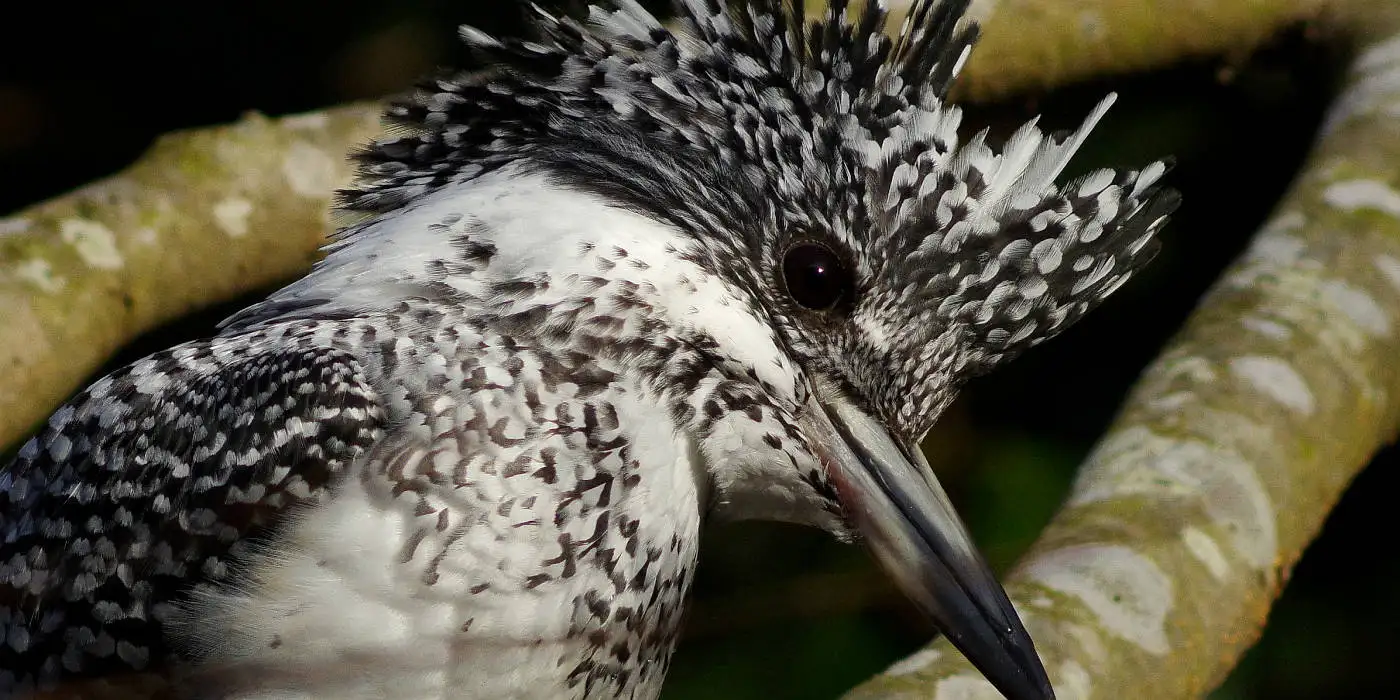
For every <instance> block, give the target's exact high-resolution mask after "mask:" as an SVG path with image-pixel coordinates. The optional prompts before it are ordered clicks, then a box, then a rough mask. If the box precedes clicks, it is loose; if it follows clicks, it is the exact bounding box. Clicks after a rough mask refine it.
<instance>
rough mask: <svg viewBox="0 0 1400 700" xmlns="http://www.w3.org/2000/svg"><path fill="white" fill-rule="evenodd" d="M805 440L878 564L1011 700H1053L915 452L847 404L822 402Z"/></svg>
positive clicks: (1002, 600) (1004, 603) (1010, 613)
mask: <svg viewBox="0 0 1400 700" xmlns="http://www.w3.org/2000/svg"><path fill="white" fill-rule="evenodd" d="M808 413H809V415H810V418H809V420H812V421H814V422H816V423H819V424H820V425H816V426H813V427H814V428H815V430H813V431H812V432H811V433H809V435H810V436H811V437H812V439H814V440H817V441H818V450H820V451H821V452H823V453H824V454H823V455H822V456H823V457H824V458H825V459H827V460H829V465H828V466H829V467H830V468H831V472H832V478H833V480H834V482H835V483H836V490H837V493H838V495H839V496H840V498H841V501H842V505H843V506H844V507H845V509H846V511H847V513H848V515H849V517H850V518H851V520H852V521H853V522H854V524H855V525H856V527H857V528H858V529H859V530H860V533H861V535H862V537H863V538H864V540H865V541H866V544H867V545H868V546H869V548H870V549H871V550H872V551H873V553H874V554H875V557H876V559H878V560H879V562H880V564H881V565H882V566H883V567H884V568H885V570H886V571H887V572H888V573H889V574H890V576H892V577H893V578H894V579H895V582H896V583H897V584H898V585H899V587H900V588H902V589H903V590H904V593H905V594H906V595H908V596H909V597H910V598H912V599H913V600H914V602H915V603H916V604H918V606H919V607H920V608H922V609H923V610H924V611H925V612H926V613H927V614H928V615H929V616H930V617H931V618H933V621H934V623H935V624H937V625H938V627H939V628H940V629H941V630H942V631H943V633H944V634H945V635H946V636H947V637H948V639H949V640H950V641H951V642H952V643H953V646H955V647H957V648H958V650H959V651H961V652H962V653H963V655H964V656H966V657H967V659H968V660H969V661H971V662H972V665H973V666H976V667H977V670H979V671H981V672H982V675H984V676H986V677H987V680H989V681H991V683H992V685H994V686H996V688H997V690H999V691H1001V693H1002V694H1003V695H1005V696H1006V697H1007V698H1009V699H1010V700H1053V698H1054V697H1055V693H1054V690H1053V689H1052V688H1051V686H1050V680H1049V678H1047V677H1046V674H1045V667H1044V666H1043V665H1042V664H1041V662H1040V658H1039V656H1037V655H1036V652H1035V645H1034V644H1033V643H1032V642H1031V638H1030V635H1029V634H1027V633H1026V629H1025V626H1024V625H1022V624H1021V619H1020V618H1019V617H1018V616H1017V615H1016V611H1015V610H1014V609H1013V608H1012V607H1011V601H1010V600H1009V599H1008V598H1007V597H1006V591H1005V590H1003V589H1002V587H1001V584H999V583H998V582H997V580H996V577H995V576H994V575H993V574H992V571H991V568H990V567H988V566H987V562H986V560H984V559H983V558H982V555H981V553H979V552H978V551H977V548H976V546H975V545H974V544H973V542H972V538H971V536H970V535H969V534H968V532H967V527H966V526H964V525H963V523H962V520H961V519H960V518H958V514H957V513H956V512H955V511H954V510H953V505H952V504H951V503H949V502H948V495H947V494H946V493H944V492H943V487H942V486H940V485H939V484H938V481H937V480H936V479H935V477H934V475H933V471H932V470H931V469H930V468H929V466H928V462H927V461H926V460H925V459H924V457H923V454H922V453H921V452H920V451H919V449H918V447H917V445H906V444H903V443H902V442H900V441H898V440H896V439H894V438H892V437H891V436H890V432H889V431H888V430H887V429H886V428H885V426H884V425H882V424H881V423H880V422H879V421H877V420H875V419H874V418H872V417H870V416H869V415H867V414H866V413H865V412H864V411H862V410H860V409H858V408H856V407H855V406H854V405H853V404H852V403H851V402H850V401H849V400H847V399H845V398H843V397H837V396H832V397H817V398H816V400H814V401H813V403H812V405H810V406H809V411H808Z"/></svg>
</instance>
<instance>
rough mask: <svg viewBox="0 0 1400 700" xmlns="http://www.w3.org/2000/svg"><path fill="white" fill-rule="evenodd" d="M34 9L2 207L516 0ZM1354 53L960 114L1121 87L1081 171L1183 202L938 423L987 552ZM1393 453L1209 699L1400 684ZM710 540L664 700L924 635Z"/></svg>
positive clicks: (1067, 464) (828, 545) (418, 53)
mask: <svg viewBox="0 0 1400 700" xmlns="http://www.w3.org/2000/svg"><path fill="white" fill-rule="evenodd" d="M21 4H22V6H23V11H24V12H25V13H27V16H24V17H21V16H20V15H18V14H17V13H18V12H19V10H18V8H16V7H8V8H7V9H6V10H5V11H4V13H3V14H0V26H4V28H5V31H4V38H3V39H0V214H3V213H5V212H9V211H13V210H15V209H18V208H20V207H22V206H24V205H26V204H28V203H31V202H34V201H37V200H40V199H43V198H46V197H50V196H53V195H57V194H60V193H62V192H64V191H66V190H68V189H71V188H73V187H75V186H77V185H80V184H82V183H85V182H87V181H89V180H92V179H94V178H97V177H100V176H102V175H105V174H108V173H111V172H113V171H115V170H117V169H119V168H121V167H122V166H123V165H125V164H126V163H128V162H130V161H131V160H132V159H134V158H135V157H137V156H138V155H139V154H140V153H141V152H142V151H143V150H144V149H145V148H146V147H147V146H148V145H149V144H150V143H151V140H152V138H153V137H155V136H156V135H157V134H160V133H162V132H165V131H169V130H173V129H180V128H185V127H192V126H200V125H207V124H217V123H221V122H228V121H231V120H234V119H236V118H237V117H238V116H239V115H240V114H241V113H242V112H244V111H247V110H259V111H262V112H265V113H268V114H274V115H276V114H285V113H289V112H296V111H301V110H310V109H315V108H317V107H321V106H325V105H330V104H334V103H338V102H343V101H346V100H351V99H358V98H366V97H376V96H381V95H385V94H388V93H391V92H394V91H398V90H402V89H404V88H406V87H407V85H408V84H409V83H410V82H411V80H412V79H413V78H414V77H416V76H417V75H418V74H421V73H423V72H426V71H428V70H431V69H433V68H434V67H436V66H439V65H462V63H463V61H465V56H464V52H462V51H461V50H460V49H459V47H457V46H456V43H455V38H454V37H455V34H454V31H453V29H454V27H455V26H456V25H457V24H460V23H463V22H469V23H471V24H474V25H476V26H478V27H480V28H482V29H486V30H488V31H493V32H500V33H505V34H511V33H516V32H518V31H519V27H520V14H519V11H518V10H517V9H516V8H517V6H518V3H516V2H508V1H507V2H490V3H488V2H479V1H478V2H469V1H461V0H459V1H457V2H447V1H445V0H399V1H398V2H395V3H385V2H382V1H377V2H369V1H368V0H342V1H341V2H337V3H334V5H333V6H332V4H331V3H323V2H311V1H308V0H280V1H279V2H267V1H266V0H255V1H251V2H249V1H245V2H241V3H189V2H176V1H174V0H146V1H145V2H142V3H105V4H97V3H94V4H89V5H83V6H78V5H72V4H68V3H54V2H49V3H21ZM545 4H546V5H552V4H556V3H545ZM647 4H649V5H652V6H654V7H655V6H657V5H658V4H659V3H656V2H650V3H647ZM1344 58H1345V57H1344V56H1340V55H1338V54H1337V53H1336V52H1334V51H1331V50H1328V49H1327V48H1326V47H1325V46H1323V45H1322V44H1321V43H1318V42H1315V41H1312V40H1310V39H1309V37H1308V36H1307V35H1306V34H1305V32H1304V31H1302V30H1301V29H1299V30H1295V31H1291V32H1288V33H1286V34H1285V35H1283V36H1281V37H1279V38H1278V39H1277V40H1275V41H1274V42H1273V43H1272V44H1271V45H1269V46H1268V47H1266V48H1265V49H1264V50H1262V51H1260V52H1258V53H1256V54H1255V55H1253V56H1252V57H1250V58H1248V59H1244V60H1242V61H1241V60H1239V59H1237V60H1235V61H1233V62H1231V63H1229V64H1226V63H1224V62H1222V61H1204V62H1195V63H1190V64H1184V65H1180V66H1177V67H1175V68H1172V69H1170V70H1164V71H1159V72H1156V73H1151V74H1145V75H1138V76H1134V77H1130V78H1123V79H1115V80H1113V81H1112V82H1105V83H1103V84H1092V85H1078V86H1071V87H1068V88H1065V89H1061V90H1059V91H1057V92H1055V93H1054V94H1053V95H1039V96H1023V97H1021V98H1018V99H1014V100H1011V101H1008V102H1005V103H1003V104H998V105H992V106H978V107H975V108H973V109H972V111H971V114H969V116H968V118H967V119H966V120H965V123H966V124H968V126H969V127H971V126H972V125H978V124H983V123H990V124H993V125H994V129H995V130H997V131H999V132H1000V133H1003V134H1005V133H1009V130H1010V129H1011V128H1013V127H1014V126H1015V125H1017V124H1019V123H1020V122H1021V121H1023V120H1024V119H1026V118H1028V117H1030V116H1032V115H1033V114H1035V113H1037V112H1043V113H1045V114H1046V117H1045V120H1044V122H1043V123H1044V124H1047V125H1048V126H1049V127H1051V128H1066V127H1072V126H1074V125H1075V124H1077V120H1078V119H1079V118H1080V117H1081V116H1082V115H1083V114H1085V113H1086V112H1087V111H1088V109H1089V108H1090V106H1091V105H1092V103H1093V102H1094V101H1096V100H1098V99H1099V98H1100V97H1101V96H1102V94H1103V93H1104V92H1106V91H1107V90H1109V89H1113V90H1117V91H1118V92H1119V93H1120V101H1119V103H1118V105H1117V106H1116V107H1115V108H1114V109H1113V111H1112V112H1110V114H1109V117H1108V118H1107V119H1106V120H1105V122H1104V123H1103V124H1102V125H1101V126H1100V127H1099V128H1098V130H1097V131H1096V132H1095V133H1094V135H1093V136H1092V137H1091V138H1090V140H1089V143H1088V145H1087V146H1086V148H1085V149H1084V150H1083V151H1082V155H1081V157H1080V158H1078V159H1077V160H1076V162H1075V164H1074V165H1073V166H1072V167H1071V170H1073V171H1082V170H1086V169H1088V168H1090V167H1094V166H1097V165H1102V164H1119V165H1125V164H1126V165H1139V164H1142V163H1144V162H1146V161H1147V160H1148V159H1150V158H1155V157H1159V156H1162V155H1166V154H1174V155H1175V156H1176V157H1177V159H1178V162H1179V166H1178V168H1177V170H1176V171H1175V172H1174V173H1173V174H1172V175H1171V182H1172V183H1173V185H1174V186H1176V187H1178V188H1180V189H1181V190H1182V191H1183V192H1184V193H1185V196H1186V200H1185V201H1186V204H1185V206H1184V207H1183V208H1182V210H1181V212H1180V214H1179V215H1178V216H1177V217H1176V218H1175V219H1174V222H1173V223H1172V225H1171V226H1170V227H1169V228H1168V229H1167V230H1166V232H1165V234H1164V238H1165V242H1166V245H1165V250H1164V251H1163V253H1162V254H1161V255H1160V256H1159V257H1158V259H1157V261H1156V262H1155V263H1154V264H1153V265H1152V266H1151V267H1150V268H1149V269H1148V271H1147V272H1146V273H1145V274H1143V275H1141V276H1140V277H1138V278H1137V279H1135V280H1134V282H1133V283H1131V284H1129V285H1128V286H1127V287H1125V288H1124V289H1123V290H1122V291H1120V292H1119V293H1118V294H1117V295H1116V296H1115V297H1114V298H1113V299H1112V300H1111V301H1110V302H1109V303H1108V304H1107V305H1106V306H1105V307H1104V308H1102V309H1101V310H1100V311H1098V312H1096V313H1094V314H1091V315H1090V316H1089V317H1088V320H1086V321H1084V322H1083V323H1081V324H1079V325H1078V326H1077V327H1075V328H1074V329H1073V330H1072V331H1070V332H1068V333H1066V334H1065V335H1064V336H1063V337H1062V338H1061V339H1059V340H1056V341H1054V342H1052V343H1049V344H1048V345H1046V346H1044V347H1042V348H1040V349H1038V350H1036V351H1034V352H1032V353H1031V354H1029V355H1028V356H1026V357H1024V358H1023V359H1021V360H1019V361H1017V362H1015V363H1013V364H1012V365H1011V366H1010V367H1008V368H1006V369H1005V370H1003V371H1001V372H1000V373H999V374H996V375H994V376H992V377H989V378H987V379H984V380H981V381H979V382H978V383H976V384H974V385H973V386H972V387H971V389H970V391H968V392H967V394H966V396H964V397H963V398H962V399H961V400H959V402H958V403H957V404H956V405H955V406H954V407H953V409H952V410H951V411H950V412H949V414H948V415H947V416H946V417H945V418H944V419H943V420H942V421H941V423H940V425H939V427H938V428H936V429H935V431H934V433H933V434H932V435H931V437H930V443H929V447H930V449H931V455H932V457H933V459H934V463H935V465H936V467H937V468H938V469H939V471H940V474H941V475H942V477H943V479H944V483H945V484H946V485H947V487H948V489H949V491H950V492H951V493H952V495H953V498H954V500H955V501H956V502H957V503H958V504H959V505H960V507H961V509H962V511H963V513H964V514H965V515H966V517H967V519H968V521H969V523H970V525H971V526H972V529H973V530H974V532H975V534H976V535H977V538H978V541H979V542H980V543H981V544H982V546H983V547H984V551H986V552H987V554H988V556H989V558H990V559H991V560H992V561H993V563H994V564H995V565H996V566H997V567H998V568H1003V567H1005V566H1007V565H1009V564H1010V563H1011V562H1012V561H1014V559H1015V557H1016V556H1017V555H1018V554H1019V553H1020V552H1021V551H1022V550H1023V549H1024V548H1025V547H1026V546H1027V545H1028V544H1029V543H1030V542H1031V540H1032V539H1033V538H1034V536H1035V533H1036V532H1037V531H1038V530H1039V529H1040V528H1041V526H1042V525H1043V524H1044V523H1045V522H1046V521H1047V520H1048V519H1049V517H1050V515H1051V513H1052V512H1053V511H1054V509H1055V507H1056V506H1057V504H1058V503H1059V501H1060V499H1061V498H1062V497H1063V495H1064V494H1065V492H1066V489H1067V488H1068V484H1069V481H1070V479H1071V477H1072V474H1073V470H1074V468H1075V466H1076V465H1077V464H1078V462H1079V460H1080V459H1081V458H1082V457H1083V456H1084V455H1085V454H1086V452H1087V451H1088V449H1089V447H1090V445H1091V444H1092V442H1093V440H1094V438H1095V437H1096V436H1097V435H1099V434H1100V433H1101V432H1102V430H1103V429H1104V427H1105V426H1106V424H1107V423H1108V421H1109V420H1110V418H1111V417H1112V415H1113V412H1114V411H1115V410H1116V407H1117V405H1118V403H1119V402H1120V401H1121V399H1122V396H1123V394H1124V392H1125V391H1126V390H1127V388H1128V386H1129V385H1130V384H1131V382H1132V381H1133V379H1134V378H1135V377H1136V375H1137V374H1138V372H1139V371H1141V369H1142V368H1143V366H1144V365H1146V364H1147V362H1148V361H1149V360H1150V359H1151V358H1152V357H1153V356H1154V354H1155V353H1156V351H1157V350H1158V348H1160V347H1161V346H1162V344H1163V343H1164V342H1165V341H1166V340H1167V339H1168V338H1169V337H1170V336H1171V335H1172V333H1174V331H1175V329H1176V328H1177V327H1178V326H1179V325H1180V323H1181V321H1182V320H1183V319H1184V318H1185V316H1186V314H1187V313H1188V312H1189V311H1190V309H1191V308H1192V306H1193V305H1194V304H1195V302H1196V300H1197V299H1198V298H1199V297H1200V295H1201V294H1202V292H1203V291H1204V290H1205V289H1206V287H1207V286H1208V285H1209V284H1210V282H1211V281H1212V280H1213V279H1214V278H1215V277H1216V276H1217V275H1218V274H1219V272H1220V270H1221V269H1222V268H1223V267H1224V266H1225V265H1226V264H1227V263H1228V261H1229V260H1231V259H1232V258H1233V257H1234V256H1235V255H1236V254H1237V253H1239V252H1240V250H1241V249H1242V247H1243V246H1244V244H1245V242H1246V239H1247V237H1248V235H1250V234H1251V233H1252V232H1253V231H1254V229H1255V228H1256V227H1257V225H1258V224H1260V223H1261V222H1262V220H1263V219H1264V218H1265V217H1266V216H1267V215H1268V213H1269V211H1270V209H1271V207H1272V206H1273V204H1274V203H1275V202H1276V201H1277V200H1278V198H1279V196H1280V194H1281V193H1282V191H1283V189H1284V188H1285V187H1286V186H1287V184H1288V182H1289V180H1290V179H1291V177H1292V176H1293V174H1294V173H1295V172H1296V171H1297V168H1298V166H1299V164H1300V161H1301V159H1302V158H1303V156H1304V155H1305V153H1306V150H1307V148H1308V146H1309V145H1310V143H1311V140H1312V133H1313V130H1314V128H1315V127H1316V125H1317V123H1318V121H1319V119H1320V117H1321V114H1322V110H1323V109H1324V108H1325V106H1326V104H1327V102H1328V101H1329V99H1330V98H1331V96H1332V95H1333V93H1334V90H1335V88H1336V86H1337V80H1338V78H1339V76H1340V67H1341V66H1342V60H1343V59H1344ZM230 306H238V304H232V305H230ZM228 310H229V309H228V308H220V309H215V310H211V311H210V312H208V313H205V314H201V315H199V316H198V317H196V318H193V319H190V320H188V321H185V322H182V323H180V324H177V325H176V326H174V327H171V328H166V329H162V330H160V331H157V332H155V333H153V334H151V335H150V336H148V337H146V338H143V339H142V340H141V341H140V342H138V343H137V344H136V346H135V347H133V348H132V349H130V350H129V351H127V352H126V353H124V355H123V358H122V359H132V358H134V357H136V356H139V355H140V354H144V353H145V352H147V351H150V350H154V349H157V348H160V347H165V346H167V345H170V344H172V343H174V342H177V341H179V340H182V339H184V338H186V337H191V336H195V335H199V334H206V333H208V332H209V331H210V329H211V328H212V324H213V322H215V321H217V320H218V319H219V318H221V317H222V316H223V315H224V314H225V313H226V312H227V311H228ZM1397 466H1400V465H1397V459H1396V457H1395V455H1394V454H1393V453H1385V454H1383V455H1382V456H1381V457H1380V458H1378V459H1377V461H1376V463H1375V464H1373V465H1372V466H1371V467H1370V468H1369V469H1368V470H1367V471H1366V472H1365V473H1364V474H1363V475H1362V476H1361V477H1360V479H1359V480H1358V482H1357V483H1356V484H1355V486H1354V487H1353V488H1352V489H1351V491H1350V492H1349V494H1348V495H1347V496H1346V497H1345V498H1344V499H1343V501H1342V503H1341V506H1340V507H1339V508H1338V509H1337V511H1336V512H1335V513H1334V514H1333V516H1332V518H1331V519H1330V520H1329V522H1328V524H1327V526H1326V529H1325V530H1324V532H1323V534H1322V537H1321V538H1320V539H1319V540H1318V542H1317V543H1316V544H1315V545H1314V546H1313V547H1312V548H1311V549H1310V550H1309V551H1308V553H1307V555H1306V556H1305V557H1304V559H1303V561H1302V563H1301V564H1300V565H1299V567H1298V568H1297V570H1296V573H1295V576H1294V578H1293V581H1292V582H1291V583H1290V584H1289V586H1288V589H1287V591H1286V592H1285V594H1284V597H1283V600H1282V601H1281V602H1280V603H1279V605H1278V607H1277V608H1276V609H1275V610H1274V612H1273V615H1272V617H1271V619H1270V621H1269V626H1268V628H1267V631H1266V633H1265V635H1264V637H1263V639H1262V641H1261V642H1260V644H1259V645H1258V647H1257V648H1256V649H1255V650H1254V651H1252V652H1251V653H1250V654H1249V655H1248V656H1247V657H1246V659H1245V661H1244V663H1243V664H1242V665H1241V666H1240V668H1239V669H1238V670H1237V671H1236V673H1235V674H1234V675H1233V676H1232V677H1231V678H1230V680H1229V681H1228V682H1227V683H1226V685H1225V687H1224V688H1223V689H1221V690H1220V691H1218V692H1217V693H1216V694H1215V695H1213V696H1212V697H1213V698H1215V699H1216V700H1245V699H1254V698H1269V699H1271V700H1273V699H1278V700H1291V699H1303V698H1308V699H1311V698H1353V697H1355V698H1360V697H1375V696H1391V693H1393V692H1395V690H1396V689H1397V688H1400V651H1397V650H1396V643H1397V641H1400V586H1397V585H1396V581H1397V580H1400V557H1396V556H1395V551H1396V539H1395V537H1394V534H1395V529H1394V528H1393V527H1392V526H1391V524H1390V523H1389V522H1388V520H1389V517H1390V512H1389V511H1390V510H1391V509H1393V505H1392V503H1391V501H1393V499H1394V497H1395V496H1394V494H1396V493H1397V489H1400V478H1397V474H1400V471H1397ZM706 537H707V541H706V544H705V547H704V554H703V560H702V561H703V563H702V566H701V569H700V574H699V580H698V583H697V586H696V602H695V605H694V607H693V610H692V614H691V617H690V621H689V623H688V627H687V635H686V638H685V640H684V641H683V642H682V644H681V647H680V650H679V652H678V654H677V657H676V662H675V667H674V670H673V671H672V673H671V679H670V682H669V683H668V686H667V690H666V693H665V698H667V699H668V700H683V699H688V698H734V699H736V700H739V699H743V698H819V697H833V696H836V695H838V694H839V693H840V692H841V691H843V690H845V689H846V688H848V687H850V686H851V685H853V684H854V683H856V682H857V681H859V680H861V679H863V678H865V677H867V676H869V675H870V674H872V673H874V672H876V671H878V670H880V669H882V668H884V667H885V666H887V665H888V664H890V663H891V662H893V661H895V660H896V659H898V658H900V657H901V656H903V655H905V654H907V653H909V652H911V651H913V650H914V649H916V648H917V647H918V646H919V644H920V643H921V642H922V641H923V640H925V639H926V638H927V637H928V635H929V634H930V633H931V629H930V628H929V627H928V626H927V625H926V624H925V623H923V622H922V621H921V620H920V618H919V616H918V615H917V614H916V613H915V612H914V611H913V609H912V608H910V607H909V606H908V605H907V604H906V603H905V602H904V601H903V600H902V599H901V598H900V597H899V595H898V594H896V593H894V592H893V590H892V589H891V587H890V586H889V585H888V584H887V583H886V582H885V580H884V578H883V577H882V576H881V575H880V574H879V572H878V571H876V570H875V568H874V566H873V565H872V564H871V563H869V562H868V561H867V560H866V559H865V557H864V555H863V554H862V553H861V552H860V551H859V550H858V549H856V548H849V547H843V546H841V545H838V544H835V543H834V542H831V541H830V540H829V539H828V538H827V537H826V536H825V535H822V534H821V533H817V532H810V531H806V530H802V529H798V528H792V527H785V526H778V525H766V524H761V523H744V524H739V525H729V526H718V527H715V528H712V529H711V530H710V531H709V532H708V533H707V534H706ZM1165 672H1170V671H1169V670H1164V673H1165ZM1387 691H1390V692H1387Z"/></svg>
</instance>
